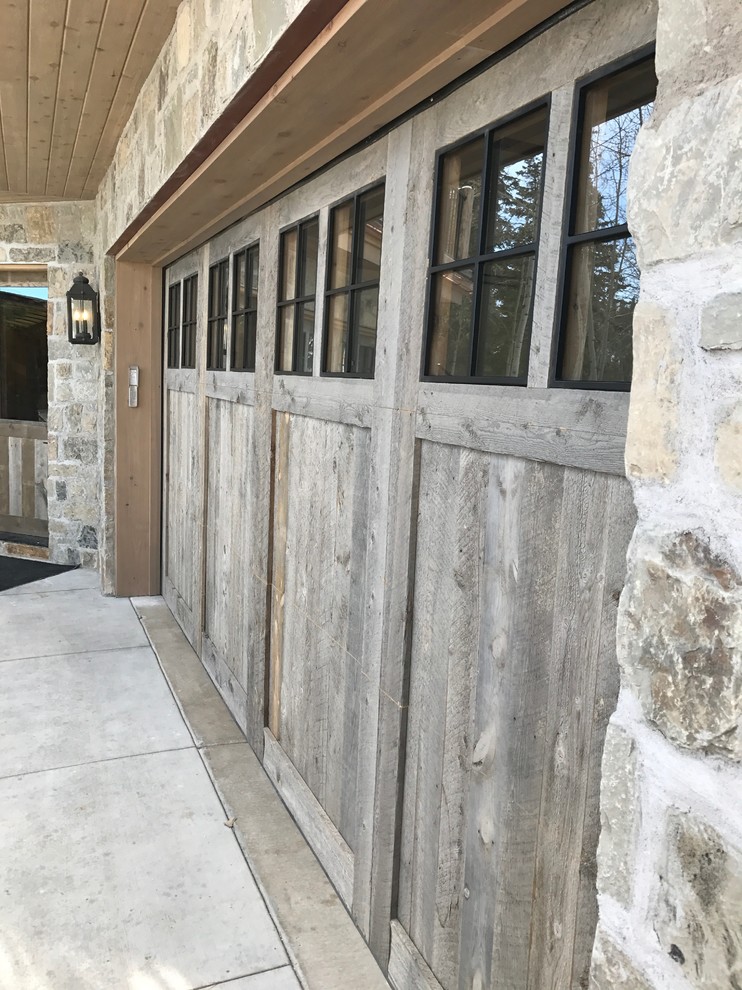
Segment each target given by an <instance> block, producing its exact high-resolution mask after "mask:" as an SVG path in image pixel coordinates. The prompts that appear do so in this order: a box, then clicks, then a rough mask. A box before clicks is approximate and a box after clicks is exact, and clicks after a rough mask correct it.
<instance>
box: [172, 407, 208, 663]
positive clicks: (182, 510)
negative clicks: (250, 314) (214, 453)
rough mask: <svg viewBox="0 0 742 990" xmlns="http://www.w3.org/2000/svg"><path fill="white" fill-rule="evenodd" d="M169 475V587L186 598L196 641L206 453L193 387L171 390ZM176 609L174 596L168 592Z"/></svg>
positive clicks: (191, 632) (191, 638)
mask: <svg viewBox="0 0 742 990" xmlns="http://www.w3.org/2000/svg"><path fill="white" fill-rule="evenodd" d="M166 408H167V443H166V474H165V479H164V493H163V499H164V516H165V519H166V534H165V544H164V549H165V559H164V577H165V578H167V580H168V583H167V584H166V585H164V588H165V589H172V592H173V593H175V594H176V595H177V596H178V598H179V599H180V600H181V602H182V605H183V607H184V608H185V613H183V611H182V608H181V609H179V611H180V612H181V615H184V617H185V621H186V624H187V628H184V631H185V633H186V635H187V636H188V639H189V641H190V642H191V644H193V643H194V640H195V625H196V617H195V606H196V594H197V588H198V583H199V582H198V577H197V573H196V566H197V560H196V557H195V555H194V547H195V545H196V541H197V531H198V528H199V527H200V525H201V520H200V519H199V518H198V514H197V507H198V498H197V497H196V493H197V491H198V488H199V486H200V482H201V475H200V462H201V454H200V452H199V450H198V445H197V437H198V415H197V413H198V410H197V406H196V397H195V396H194V395H193V394H192V393H190V392H170V391H169V392H168V393H167V396H166ZM165 597H166V600H167V602H168V605H170V607H171V609H173V611H176V609H175V607H174V601H173V600H171V597H170V595H169V594H167V593H166V595H165Z"/></svg>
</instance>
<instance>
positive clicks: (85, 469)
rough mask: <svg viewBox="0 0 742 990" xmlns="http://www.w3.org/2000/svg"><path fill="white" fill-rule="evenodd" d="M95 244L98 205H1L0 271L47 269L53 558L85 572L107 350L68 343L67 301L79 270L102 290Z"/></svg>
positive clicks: (89, 563) (91, 545) (90, 560)
mask: <svg viewBox="0 0 742 990" xmlns="http://www.w3.org/2000/svg"><path fill="white" fill-rule="evenodd" d="M94 242H95V209H94V204H93V203H49V204H12V205H9V204H0V263H18V264H21V263H34V264H45V265H47V277H48V285H49V322H48V326H47V332H48V347H49V446H48V453H49V473H48V483H47V496H48V511H49V549H50V557H51V559H52V560H53V561H56V562H58V563H63V564H82V565H83V566H86V567H96V566H97V565H98V551H99V533H100V518H101V503H100V487H101V449H102V448H101V443H100V438H99V435H98V430H99V403H100V389H101V364H102V360H101V359H102V351H103V348H101V347H84V346H82V347H81V346H73V345H71V344H69V343H68V341H67V301H66V296H65V294H66V292H67V290H68V289H69V287H70V286H71V285H72V279H73V278H74V276H75V275H76V274H77V272H78V271H81V270H82V271H83V272H84V273H85V274H86V275H87V276H88V277H89V278H90V280H91V282H92V283H93V284H94V285H96V284H97V282H98V266H97V263H96V255H95V249H94ZM107 338H108V341H109V343H110V334H108V335H107ZM109 350H110V347H109Z"/></svg>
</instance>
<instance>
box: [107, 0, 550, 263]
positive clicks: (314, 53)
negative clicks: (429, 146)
mask: <svg viewBox="0 0 742 990" xmlns="http://www.w3.org/2000/svg"><path fill="white" fill-rule="evenodd" d="M569 5H570V4H569V2H568V0H456V2H451V0H414V2H412V0H349V2H348V3H346V4H345V5H344V6H343V7H342V9H341V10H340V11H339V12H338V13H337V15H336V16H335V17H333V19H332V20H331V21H330V23H329V24H327V26H326V27H325V28H324V29H323V30H322V31H321V32H320V33H319V34H318V35H317V36H316V37H315V38H314V40H313V41H307V42H306V45H305V47H303V49H302V50H301V51H299V52H297V53H296V57H294V56H293V55H292V57H291V61H290V65H289V66H288V67H287V68H286V70H285V71H284V72H283V74H282V75H281V77H280V78H278V79H277V80H275V79H270V78H268V79H267V80H266V85H265V86H264V88H263V91H262V92H261V91H260V89H259V80H258V79H257V76H256V79H253V80H251V81H250V82H249V83H248V85H247V87H246V91H245V93H244V94H243V96H244V99H243V106H242V110H241V119H240V118H239V117H236V116H235V108H234V107H232V108H231V110H230V113H231V114H232V120H231V121H230V128H232V129H231V130H230V132H229V134H228V135H227V136H226V137H224V138H223V140H221V143H220V144H219V145H218V146H217V147H215V142H214V141H213V136H212V138H211V144H210V147H209V146H205V150H204V154H203V156H202V157H201V160H200V161H199V158H198V150H199V149H198V148H196V149H194V153H193V154H192V156H191V159H190V162H186V163H184V165H183V166H182V167H181V169H179V170H178V174H177V175H176V176H174V177H173V179H172V180H171V182H170V183H169V184H168V186H167V187H166V188H165V189H164V190H163V191H162V193H163V194H164V193H166V194H167V195H160V197H159V201H157V198H156V201H155V202H153V204H150V208H149V209H148V210H147V211H146V213H145V214H143V215H142V216H140V217H139V218H138V219H137V220H135V221H134V222H133V224H132V225H131V226H130V228H128V229H127V231H125V232H124V235H123V236H122V237H120V238H119V240H118V241H117V242H116V244H115V245H113V246H112V248H111V251H112V253H114V254H116V255H117V256H118V257H119V258H120V259H121V260H126V261H132V262H146V263H150V264H165V263H167V262H169V261H172V260H173V259H174V258H176V257H178V256H179V255H180V254H183V253H184V252H186V251H187V250H189V249H190V248H191V247H193V246H195V245H197V244H198V243H201V242H203V241H204V240H205V239H206V238H208V237H210V236H212V235H213V234H214V233H216V232H217V231H218V230H220V229H223V228H224V227H225V226H227V225H229V224H230V223H232V222H234V221H235V220H237V219H239V218H240V217H242V216H245V215H247V214H248V213H250V212H252V211H254V210H256V209H258V208H260V207H261V206H262V205H264V204H265V203H267V202H268V201H269V200H271V199H272V198H274V197H275V196H277V195H279V194H280V193H281V192H283V191H285V190H286V189H288V188H290V186H292V185H293V184H294V183H296V182H298V181H300V180H301V179H303V178H306V177H307V176H308V175H311V174H312V172H314V171H316V170H317V169H318V168H320V167H322V166H323V165H326V164H327V163H328V162H330V161H332V160H333V159H334V158H336V157H337V156H338V155H340V154H342V153H343V152H345V151H347V150H348V149H350V148H352V147H353V146H354V145H356V144H357V143H358V142H359V141H361V140H363V139H364V138H365V137H368V136H369V135H371V134H373V133H374V132H375V131H376V130H378V129H379V128H380V127H383V126H384V125H385V124H387V123H389V122H390V121H392V120H394V119H395V118H396V117H398V116H399V115H400V114H402V113H404V112H405V111H407V110H409V109H411V108H412V107H414V106H416V105H417V104H418V103H420V101H422V100H423V99H425V98H426V97H428V96H430V95H431V94H433V93H435V92H436V91H437V90H438V89H440V88H441V87H443V86H445V85H447V84H448V83H450V82H452V81H453V80H454V79H456V78H458V77H459V76H460V75H462V74H463V73H464V72H466V71H467V70H469V69H471V68H473V67H475V66H476V65H478V64H479V63H481V62H482V61H483V60H484V59H486V58H487V57H488V56H490V55H492V54H495V53H497V52H498V51H500V50H502V49H503V48H505V47H506V46H507V45H508V44H510V43H512V42H513V41H515V40H517V39H518V38H519V37H521V36H522V35H523V34H525V33H526V32H528V31H529V30H531V29H533V28H534V27H537V26H538V25H539V24H541V23H542V22H543V21H545V20H546V19H547V18H549V17H550V16H552V15H554V14H556V13H558V12H559V11H560V10H562V9H563V8H565V7H567V6H569ZM251 85H252V86H253V90H254V91H253V92H252V93H250V92H249V90H250V86H251ZM235 120H239V122H238V123H236V126H235V125H234V122H235ZM217 126H218V125H217ZM208 137H209V136H208V135H207V138H208Z"/></svg>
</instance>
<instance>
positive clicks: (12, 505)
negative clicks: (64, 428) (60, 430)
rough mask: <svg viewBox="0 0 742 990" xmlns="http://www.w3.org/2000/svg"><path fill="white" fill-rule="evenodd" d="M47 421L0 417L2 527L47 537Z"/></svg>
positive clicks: (8, 530) (14, 531) (15, 532)
mask: <svg viewBox="0 0 742 990" xmlns="http://www.w3.org/2000/svg"><path fill="white" fill-rule="evenodd" d="M46 479H47V426H46V423H31V422H22V421H19V420H0V515H2V517H3V520H4V521H3V524H2V525H1V526H0V529H3V530H4V531H5V532H7V533H13V534H17V535H25V536H46V535H47V533H48V526H47V521H46V520H47V501H46Z"/></svg>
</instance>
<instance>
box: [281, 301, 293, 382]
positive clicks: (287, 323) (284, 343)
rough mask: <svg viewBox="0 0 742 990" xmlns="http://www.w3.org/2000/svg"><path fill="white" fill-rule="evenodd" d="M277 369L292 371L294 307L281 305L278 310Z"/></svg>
mask: <svg viewBox="0 0 742 990" xmlns="http://www.w3.org/2000/svg"><path fill="white" fill-rule="evenodd" d="M278 319H279V324H278V332H279V342H278V370H279V371H293V370H294V369H293V366H292V365H293V360H294V307H293V306H283V307H281V309H280V310H279V316H278Z"/></svg>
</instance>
